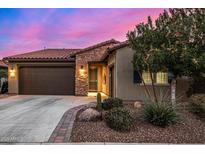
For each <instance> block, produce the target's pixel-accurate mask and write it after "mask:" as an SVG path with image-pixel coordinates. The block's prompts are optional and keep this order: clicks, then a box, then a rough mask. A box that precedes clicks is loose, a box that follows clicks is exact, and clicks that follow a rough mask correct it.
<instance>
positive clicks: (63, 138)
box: [48, 103, 94, 143]
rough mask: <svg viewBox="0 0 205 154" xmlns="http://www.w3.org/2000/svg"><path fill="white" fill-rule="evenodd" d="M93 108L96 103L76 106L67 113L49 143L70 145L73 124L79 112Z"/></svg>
mask: <svg viewBox="0 0 205 154" xmlns="http://www.w3.org/2000/svg"><path fill="white" fill-rule="evenodd" d="M93 106H94V103H89V104H85V105H80V106H76V107H74V108H71V109H69V110H68V111H66V112H65V113H64V115H63V117H62V118H61V120H60V122H59V123H58V125H57V126H56V128H55V129H54V131H53V132H52V134H51V136H50V138H49V140H48V143H69V142H70V137H71V133H72V128H73V124H74V122H75V119H76V115H77V113H78V111H79V110H81V109H85V108H88V107H93Z"/></svg>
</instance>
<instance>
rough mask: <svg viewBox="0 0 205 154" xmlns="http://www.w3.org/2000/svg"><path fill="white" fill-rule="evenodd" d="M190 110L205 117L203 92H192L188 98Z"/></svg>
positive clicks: (204, 96) (204, 95)
mask: <svg viewBox="0 0 205 154" xmlns="http://www.w3.org/2000/svg"><path fill="white" fill-rule="evenodd" d="M189 103H190V107H191V111H192V112H193V113H195V114H197V115H198V116H200V117H202V118H205V94H194V95H192V96H191V97H190V99H189Z"/></svg>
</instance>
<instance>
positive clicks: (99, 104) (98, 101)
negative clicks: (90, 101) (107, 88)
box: [96, 93, 102, 110]
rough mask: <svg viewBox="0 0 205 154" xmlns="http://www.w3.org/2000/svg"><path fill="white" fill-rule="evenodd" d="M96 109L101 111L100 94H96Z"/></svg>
mask: <svg viewBox="0 0 205 154" xmlns="http://www.w3.org/2000/svg"><path fill="white" fill-rule="evenodd" d="M96 108H97V110H101V109H102V100H101V93H97V106H96Z"/></svg>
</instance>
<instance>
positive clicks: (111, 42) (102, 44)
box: [72, 39, 120, 57]
mask: <svg viewBox="0 0 205 154" xmlns="http://www.w3.org/2000/svg"><path fill="white" fill-rule="evenodd" d="M119 43H120V42H119V41H116V40H115V39H110V40H107V41H104V42H101V43H98V44H95V45H92V46H89V47H87V48H84V49H82V50H81V51H80V52H77V53H75V54H73V55H72V57H73V56H75V55H76V54H81V53H83V52H86V51H90V50H93V49H96V48H99V47H102V46H105V45H109V44H119Z"/></svg>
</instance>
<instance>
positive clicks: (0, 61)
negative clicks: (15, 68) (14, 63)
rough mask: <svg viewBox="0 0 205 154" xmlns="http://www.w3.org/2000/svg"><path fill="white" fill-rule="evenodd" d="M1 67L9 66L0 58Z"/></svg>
mask: <svg viewBox="0 0 205 154" xmlns="http://www.w3.org/2000/svg"><path fill="white" fill-rule="evenodd" d="M0 67H8V65H6V64H5V63H4V62H3V61H2V60H0Z"/></svg>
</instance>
